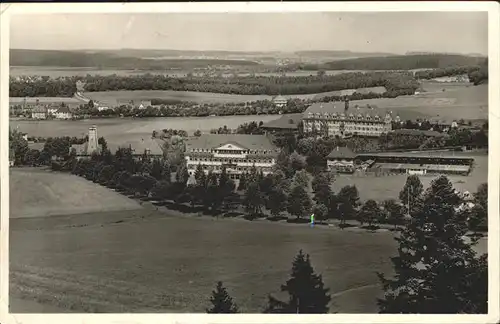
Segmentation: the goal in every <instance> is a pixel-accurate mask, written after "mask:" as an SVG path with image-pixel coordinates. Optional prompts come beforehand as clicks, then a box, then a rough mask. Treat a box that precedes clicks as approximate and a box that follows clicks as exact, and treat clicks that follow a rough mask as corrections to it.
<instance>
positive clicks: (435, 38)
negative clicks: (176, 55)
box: [10, 12, 488, 54]
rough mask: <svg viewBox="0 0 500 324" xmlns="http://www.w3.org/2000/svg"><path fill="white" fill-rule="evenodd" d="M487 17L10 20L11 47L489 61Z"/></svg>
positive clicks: (336, 15)
mask: <svg viewBox="0 0 500 324" xmlns="http://www.w3.org/2000/svg"><path fill="white" fill-rule="evenodd" d="M487 32H488V24H487V13H479V12H476V13H465V12H461V13H459V12H455V13H450V12H411V13H410V12H405V13H346V12H344V13H300V14H299V13H268V14H262V13H245V14H242V13H231V14H179V13H177V14H99V15H96V14H69V15H63V14H51V15H47V14H46V15H19V16H12V17H11V39H10V42H11V47H12V48H32V49H118V48H146V49H180V50H234V51H297V50H351V51H362V52H390V53H405V52H407V51H432V52H457V53H481V54H487V51H488V50H487V46H488V37H487Z"/></svg>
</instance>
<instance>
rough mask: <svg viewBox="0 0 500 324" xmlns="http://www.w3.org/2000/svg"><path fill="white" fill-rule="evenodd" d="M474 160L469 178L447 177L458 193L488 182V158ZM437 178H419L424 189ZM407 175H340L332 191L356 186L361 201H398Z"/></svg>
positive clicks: (472, 190)
mask: <svg viewBox="0 0 500 324" xmlns="http://www.w3.org/2000/svg"><path fill="white" fill-rule="evenodd" d="M465 155H467V156H472V157H473V158H474V163H475V165H474V169H473V170H472V172H471V173H470V175H469V176H458V175H457V176H454V175H447V177H448V179H450V181H451V182H452V184H453V187H454V188H455V189H457V190H460V191H462V192H463V191H466V190H467V191H469V192H470V193H474V192H476V191H477V187H478V186H479V185H480V184H482V183H487V182H488V156H487V155H476V156H475V155H469V154H465ZM436 177H437V176H434V175H428V176H421V177H420V180H421V181H422V184H423V185H424V188H427V187H429V185H430V183H431V181H432V180H433V179H435V178H436ZM406 178H407V175H405V174H403V175H392V176H381V177H376V178H374V177H373V176H370V177H369V176H367V177H354V176H346V175H340V176H338V177H336V178H335V182H334V184H333V188H334V191H336V192H338V191H339V190H340V189H341V188H342V187H344V186H347V185H353V184H354V185H356V187H357V188H358V191H359V195H360V198H361V200H363V201H365V200H367V199H375V200H376V201H383V200H385V199H391V198H393V199H399V192H400V191H401V190H402V189H403V186H404V184H405V182H406Z"/></svg>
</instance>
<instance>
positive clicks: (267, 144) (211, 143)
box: [186, 134, 277, 151]
mask: <svg viewBox="0 0 500 324" xmlns="http://www.w3.org/2000/svg"><path fill="white" fill-rule="evenodd" d="M228 143H232V144H235V145H237V146H240V147H243V148H245V149H248V150H260V151H271V150H276V149H277V148H276V146H275V145H274V144H273V143H272V142H271V140H270V139H269V138H268V137H267V136H265V135H246V134H227V135H226V134H203V135H201V136H200V137H194V138H190V139H188V140H187V141H186V149H187V150H191V149H215V148H217V147H219V146H222V145H224V144H228Z"/></svg>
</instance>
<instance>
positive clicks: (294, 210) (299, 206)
mask: <svg viewBox="0 0 500 324" xmlns="http://www.w3.org/2000/svg"><path fill="white" fill-rule="evenodd" d="M311 208H312V202H311V198H310V197H309V195H308V194H307V192H306V190H305V189H304V187H302V186H300V185H297V186H295V187H293V189H292V192H291V193H290V197H289V199H288V212H289V213H290V214H291V215H294V216H295V217H297V218H302V217H304V216H306V217H307V216H309V215H308V214H309V213H310V212H311Z"/></svg>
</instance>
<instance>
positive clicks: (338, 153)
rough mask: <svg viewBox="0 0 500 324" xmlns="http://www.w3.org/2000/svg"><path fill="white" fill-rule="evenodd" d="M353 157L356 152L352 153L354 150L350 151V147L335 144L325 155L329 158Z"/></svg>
mask: <svg viewBox="0 0 500 324" xmlns="http://www.w3.org/2000/svg"><path fill="white" fill-rule="evenodd" d="M355 157H356V154H354V152H353V151H351V149H350V148H348V147H345V146H343V147H339V146H337V147H336V148H334V149H333V151H331V152H330V154H328V156H327V158H330V159H354V158H355Z"/></svg>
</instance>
